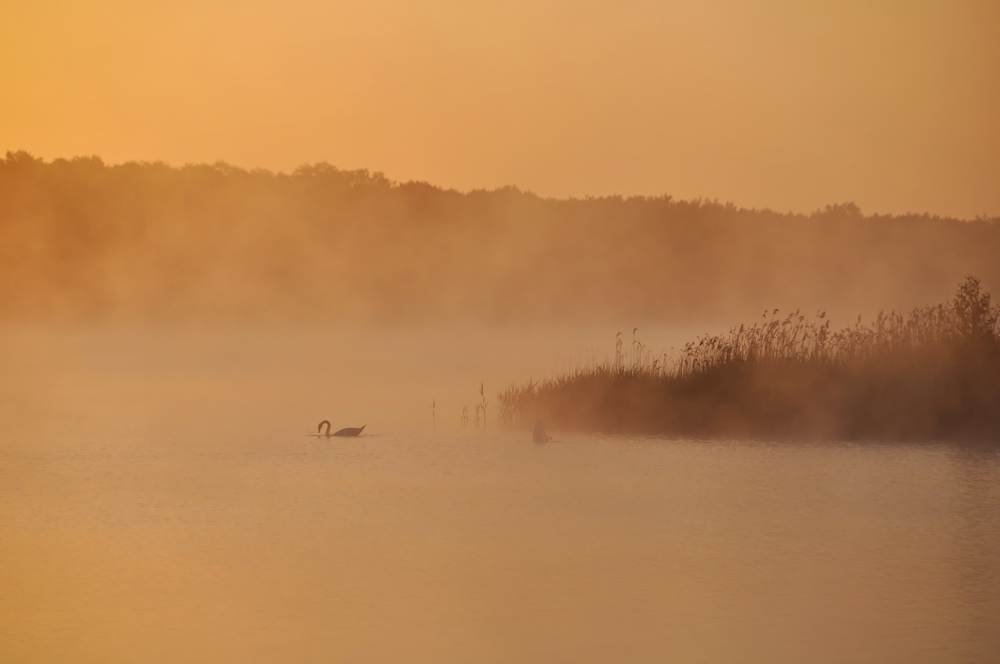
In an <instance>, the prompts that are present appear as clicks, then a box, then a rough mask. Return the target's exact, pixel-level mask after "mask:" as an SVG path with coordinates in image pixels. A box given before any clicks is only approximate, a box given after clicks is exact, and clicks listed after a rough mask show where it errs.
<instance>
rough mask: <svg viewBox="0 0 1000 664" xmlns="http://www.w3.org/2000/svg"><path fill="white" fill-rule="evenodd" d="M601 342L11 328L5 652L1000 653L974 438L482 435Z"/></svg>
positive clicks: (997, 566) (1, 483)
mask: <svg viewBox="0 0 1000 664" xmlns="http://www.w3.org/2000/svg"><path fill="white" fill-rule="evenodd" d="M605 334H606V331H605V330H602V329H597V328H569V327H562V328H535V329H533V330H529V329H519V330H513V329H508V330H502V331H501V330H492V331H491V330H488V329H475V328H466V329H457V328H451V329H449V330H445V329H440V328H421V329H414V328H396V329H391V330H386V329H381V330H379V329H367V328H337V327H314V328H308V329H306V328H298V327H294V328H287V327H285V328H281V327H275V326H271V327H246V326H240V327H237V328H232V327H229V328H227V327H215V328H205V327H196V328H192V327H187V328H184V327H181V328H177V327H173V328H171V327H162V326H160V327H157V326H117V327H110V326H89V327H75V328H64V329H55V328H51V327H48V328H41V329H40V328H24V327H19V328H10V327H8V328H5V329H4V332H3V335H2V343H3V348H4V353H3V355H2V356H0V362H2V366H0V369H2V371H3V374H4V376H5V380H4V382H3V387H2V389H3V394H2V398H0V403H2V404H3V412H0V586H2V587H3V588H4V592H3V593H0V658H2V659H3V660H4V661H14V662H20V661H31V662H44V661H53V662H55V661H77V662H88V661H93V662H99V661H107V660H108V659H124V660H126V661H143V662H156V661H163V662H167V661H178V660H184V661H220V660H233V661H235V660H239V661H261V662H264V661H275V660H278V659H282V660H294V661H317V662H318V661H347V660H359V659H362V660H380V661H387V660H395V661H400V660H406V661H428V662H430V661H435V662H440V661H455V662H458V661H470V660H476V661H497V662H501V661H511V660H512V659H528V660H533V661H594V662H598V661H611V660H623V659H624V660H648V659H654V660H662V659H664V658H666V659H677V660H679V661H681V660H683V661H705V662H737V661H738V662H754V661H757V662H801V661H811V662H843V661H909V662H935V663H939V662H966V661H989V660H990V659H991V658H993V657H995V656H996V655H997V654H998V653H1000V641H998V637H997V632H996V630H995V616H996V615H997V614H998V613H1000V604H998V602H1000V599H998V598H1000V563H998V562H997V561H998V560H1000V556H998V555H997V553H998V552H1000V525H998V524H1000V455H998V454H997V452H996V450H995V449H992V448H990V447H963V446H959V445H952V444H948V443H936V444H892V445H881V444H872V443H854V444H849V443H841V442H837V441H822V442H819V443H810V444H796V443H788V442H784V443H781V444H777V443H771V442H769V441H766V440H760V441H743V442H741V441H732V440H729V441H727V440H690V439H669V438H656V437H628V436H620V437H602V436H592V435H583V434H561V433H559V432H553V433H554V434H555V438H556V440H555V441H554V442H552V443H549V444H546V445H541V446H538V445H534V444H532V443H531V442H530V437H529V435H528V434H527V433H524V432H510V431H502V430H500V429H498V427H497V426H496V419H495V410H493V408H494V406H495V404H493V403H492V402H493V401H494V398H493V396H492V395H491V392H492V391H493V390H494V386H496V385H497V384H502V383H503V381H507V380H512V379H514V378H518V377H521V376H523V375H527V374H530V373H534V374H535V375H539V374H541V373H543V372H547V371H554V370H556V368H557V365H558V364H560V363H563V362H564V361H565V360H563V359H561V356H562V355H571V354H572V353H573V352H585V349H587V348H590V347H594V352H596V353H602V352H603V351H604V349H605V348H606V346H608V345H610V341H611V340H608V341H607V344H606V345H605V346H602V345H601V342H604V340H605V338H606V337H605ZM649 334H650V335H651V337H652V338H653V339H654V340H656V341H662V343H663V344H664V345H667V344H669V343H672V339H671V338H670V335H671V332H670V331H669V330H661V331H650V332H649ZM674 334H675V335H676V336H678V337H684V338H686V337H687V336H688V333H687V332H686V331H674ZM595 339H596V340H597V342H598V343H595V342H594V340H595ZM551 348H557V349H558V350H557V354H560V357H553V356H552V355H551V353H550V349H551ZM480 381H484V382H485V383H486V395H487V398H488V399H489V400H490V402H491V404H490V406H489V407H488V417H489V421H488V426H487V428H486V429H482V428H479V429H477V428H476V427H475V426H474V425H470V426H469V427H467V428H463V427H462V426H461V425H460V424H459V415H460V409H461V406H462V405H465V404H468V405H469V406H470V409H471V407H472V406H473V404H474V403H475V399H476V398H478V394H476V392H477V389H478V384H479V382H480ZM432 399H436V418H437V422H436V428H435V426H434V423H433V421H432V414H431V409H430V405H431V400H432ZM320 419H330V420H331V421H333V423H334V427H335V428H336V427H339V426H360V425H361V424H367V425H368V428H367V429H366V430H365V433H364V434H363V435H362V436H361V437H360V438H357V439H323V438H316V437H311V436H309V435H307V434H310V433H313V432H314V431H315V426H316V423H317V422H318V421H319V420H320Z"/></svg>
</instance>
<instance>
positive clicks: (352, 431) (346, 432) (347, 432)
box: [316, 420, 368, 438]
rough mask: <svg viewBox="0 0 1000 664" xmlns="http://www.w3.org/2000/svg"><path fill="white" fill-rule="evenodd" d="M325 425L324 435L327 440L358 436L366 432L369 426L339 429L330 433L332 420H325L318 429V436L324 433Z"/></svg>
mask: <svg viewBox="0 0 1000 664" xmlns="http://www.w3.org/2000/svg"><path fill="white" fill-rule="evenodd" d="M323 425H326V433H325V434H323V435H325V436H326V437H327V438H329V437H330V436H341V437H343V436H357V435H358V434H360V433H361V432H362V431H364V429H365V427H366V426H368V425H367V424H365V425H362V426H360V427H346V428H344V429H338V430H336V431H334V432H333V433H330V420H323V421H322V422H320V423H319V427H318V428H317V429H316V433H317V434H319V433H320V432H322V431H323Z"/></svg>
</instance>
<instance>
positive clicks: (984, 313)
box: [497, 277, 1000, 440]
mask: <svg viewBox="0 0 1000 664" xmlns="http://www.w3.org/2000/svg"><path fill="white" fill-rule="evenodd" d="M497 404H498V413H499V417H500V420H501V422H502V423H503V424H505V425H506V426H511V427H528V426H531V425H533V424H534V422H535V421H536V420H537V419H538V418H541V419H542V420H543V421H544V422H545V424H546V425H547V426H549V427H551V428H554V429H576V430H588V431H600V432H646V433H668V434H677V435H695V436H747V437H779V438H781V437H795V438H841V439H934V440H936V439H994V440H996V439H1000V306H997V305H994V304H993V303H992V300H991V296H990V294H989V293H986V292H983V291H982V288H981V286H980V282H979V280H978V279H976V278H975V277H968V278H967V279H966V280H965V281H964V282H963V283H962V284H961V285H960V286H959V288H958V290H957V293H956V294H955V296H954V298H953V299H952V300H951V301H950V302H946V303H942V304H938V305H933V306H927V307H923V308H919V309H915V310H913V311H911V312H910V313H909V314H907V315H903V314H900V313H897V312H889V313H880V314H878V316H876V318H875V319H874V320H873V321H872V322H870V323H865V322H862V320H861V318H860V317H859V318H858V320H857V322H856V323H855V324H854V325H853V326H850V327H846V328H843V329H839V330H832V329H831V325H830V321H829V320H828V319H827V318H826V315H825V313H823V312H817V313H816V314H815V315H813V316H811V317H809V316H806V315H804V314H802V313H801V312H799V311H795V312H793V313H791V314H789V315H787V316H784V317H782V316H779V312H778V311H777V310H774V311H769V312H766V313H765V314H764V316H763V317H762V318H761V320H759V321H758V322H756V323H754V324H751V325H741V326H740V327H739V328H733V329H731V330H730V331H729V333H727V334H723V335H716V336H705V337H702V338H699V339H697V340H696V341H694V342H692V343H689V344H687V345H686V346H685V347H684V348H683V349H682V350H681V351H680V352H679V353H678V354H676V355H675V356H672V357H668V356H667V355H656V354H653V353H652V352H650V351H649V350H648V349H647V348H646V347H645V346H643V344H642V343H640V342H639V341H638V340H637V339H636V338H635V331H633V338H632V341H631V343H628V344H626V342H625V340H624V339H623V338H622V335H620V334H619V336H618V339H617V342H616V348H615V354H614V357H613V358H609V359H608V360H606V361H603V362H592V363H591V364H590V365H588V366H585V367H582V368H578V369H577V370H575V371H573V372H570V373H567V374H563V375H560V376H555V377H553V378H549V379H546V380H543V381H541V382H540V383H536V382H534V381H529V382H528V383H527V384H520V385H518V384H513V385H511V386H510V387H508V388H507V389H506V390H503V391H502V392H500V393H499V394H498V398H497Z"/></svg>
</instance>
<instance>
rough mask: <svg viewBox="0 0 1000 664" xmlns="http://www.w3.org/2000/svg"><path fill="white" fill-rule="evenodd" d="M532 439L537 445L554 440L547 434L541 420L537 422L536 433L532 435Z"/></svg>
mask: <svg viewBox="0 0 1000 664" xmlns="http://www.w3.org/2000/svg"><path fill="white" fill-rule="evenodd" d="M531 439H532V440H534V441H535V442H536V443H548V442H550V441H551V440H552V436H550V435H549V434H547V433H545V426H544V425H543V424H542V421H541V420H540V419H539V420H537V421H536V422H535V431H534V432H533V433H532V435H531Z"/></svg>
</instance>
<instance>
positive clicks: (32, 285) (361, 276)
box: [0, 153, 1000, 326]
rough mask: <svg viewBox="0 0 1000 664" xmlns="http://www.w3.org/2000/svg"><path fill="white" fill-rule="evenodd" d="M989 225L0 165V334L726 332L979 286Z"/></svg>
mask: <svg viewBox="0 0 1000 664" xmlns="http://www.w3.org/2000/svg"><path fill="white" fill-rule="evenodd" d="M998 255H1000V224H998V223H997V220H995V219H992V220H987V219H977V220H972V221H968V220H956V219H946V218H938V217H931V216H927V215H908V216H866V215H864V214H863V213H862V211H860V210H859V209H858V208H857V206H855V205H853V204H850V203H847V204H839V205H831V206H827V207H826V208H825V209H823V210H819V211H817V212H815V213H813V214H811V215H793V214H780V213H776V212H773V211H770V210H750V209H743V208H739V207H737V206H735V205H733V204H721V203H717V202H709V201H701V200H696V201H680V200H674V199H673V198H671V197H670V196H663V197H658V198H647V197H635V198H620V197H606V198H590V199H585V200H578V199H569V200H554V199H545V198H540V197H538V196H536V195H534V194H531V193H529V192H523V191H520V190H518V189H516V188H506V189H500V190H495V191H472V192H467V193H461V192H457V191H453V190H443V189H440V188H437V187H434V186H432V185H430V184H426V183H421V182H407V183H396V182H392V181H390V180H388V179H386V178H385V177H384V176H382V175H381V174H379V173H370V172H368V171H343V170H338V169H337V168H335V167H333V166H330V165H327V164H315V165H307V166H303V167H301V168H299V169H298V170H296V171H295V172H294V173H292V174H282V173H272V172H269V171H245V170H241V169H237V168H233V167H230V166H227V165H225V164H216V165H195V166H186V167H183V168H173V167H169V166H167V165H164V164H159V163H154V164H139V163H128V164H123V165H117V166H109V165H106V164H104V163H103V162H102V161H101V160H100V159H98V158H79V159H73V160H56V161H53V162H44V161H42V160H39V159H35V158H33V157H31V156H30V155H28V154H26V153H7V157H6V159H4V160H2V161H0V316H2V317H3V319H5V320H34V321H53V320H63V321H65V320H92V319H98V320H101V319H116V320H174V319H181V320H187V319H190V320H287V321H302V320H330V321H337V320H351V321H362V322H364V321H376V322H413V321H428V320H433V321H439V322H450V321H477V322H485V323H500V322H528V321H537V322H552V321H574V322H588V323H594V322H604V323H607V322H613V323H615V324H622V325H626V326H627V325H631V324H641V323H644V322H649V321H656V322H661V323H666V324H702V323H704V324H710V323H731V322H734V321H737V320H742V319H745V318H746V316H749V315H752V316H757V315H759V313H760V311H762V310H763V309H765V308H774V307H778V308H782V309H789V308H796V307H798V308H802V309H803V310H806V311H810V310H814V309H819V308H822V309H824V310H827V311H829V312H831V313H832V314H835V315H837V314H843V315H845V316H851V317H852V318H853V317H854V316H856V315H857V314H858V313H871V312H873V311H875V310H877V309H880V308H896V309H906V308H909V307H912V306H918V305H922V304H926V303H928V302H933V301H939V300H941V299H943V298H944V297H946V296H947V295H948V294H949V293H950V291H951V290H952V288H953V287H954V284H955V283H957V282H958V281H959V280H960V279H961V278H962V277H964V276H965V275H967V274H976V275H978V276H979V277H980V278H981V279H982V282H983V286H984V288H986V289H988V290H989V289H992V290H997V289H1000V265H998V263H997V262H996V260H995V259H996V256H998Z"/></svg>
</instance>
